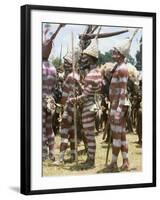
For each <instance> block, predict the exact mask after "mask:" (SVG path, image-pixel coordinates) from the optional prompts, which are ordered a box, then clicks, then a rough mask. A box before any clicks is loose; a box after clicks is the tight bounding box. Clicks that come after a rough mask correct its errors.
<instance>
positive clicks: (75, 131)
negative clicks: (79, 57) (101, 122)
mask: <svg viewBox="0 0 160 200" xmlns="http://www.w3.org/2000/svg"><path fill="white" fill-rule="evenodd" d="M72 68H73V79H74V80H75V58H74V36H73V32H72ZM74 98H76V85H75V83H74ZM76 103H77V101H75V102H74V140H75V141H74V142H75V160H76V166H78V149H77V105H76Z"/></svg>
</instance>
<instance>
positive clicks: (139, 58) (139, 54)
mask: <svg viewBox="0 0 160 200" xmlns="http://www.w3.org/2000/svg"><path fill="white" fill-rule="evenodd" d="M140 43H141V45H140V50H139V51H137V54H136V60H137V63H136V68H137V69H138V70H140V71H141V70H142V38H141V40H140Z"/></svg>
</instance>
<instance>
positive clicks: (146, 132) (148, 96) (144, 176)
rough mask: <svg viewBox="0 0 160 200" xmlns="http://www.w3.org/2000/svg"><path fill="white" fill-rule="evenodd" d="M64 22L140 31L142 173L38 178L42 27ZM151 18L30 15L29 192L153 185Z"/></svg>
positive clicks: (37, 12) (32, 13)
mask: <svg viewBox="0 0 160 200" xmlns="http://www.w3.org/2000/svg"><path fill="white" fill-rule="evenodd" d="M42 22H52V23H53V22H61V23H62V22H63V23H75V24H100V25H102V24H103V25H105V23H106V25H111V26H116V25H117V26H133V27H143V171H142V172H135V173H115V174H100V175H97V174H96V175H88V176H63V177H42V176H41V174H42V173H41V172H42V171H41V170H42V169H41V167H42V166H41V164H42V163H41V128H42V127H41V124H42V123H41V116H42V115H41V91H42V88H41V81H42V80H41V72H42V71H41V39H42V38H41V23H42ZM152 59H153V58H152V18H150V17H131V16H120V15H118V16H117V15H106V14H105V15H104V14H86V13H67V12H59V11H58V12H57V11H37V10H34V11H32V12H31V116H32V119H31V120H32V121H31V189H32V190H46V189H58V188H72V187H91V186H104V185H122V184H138V183H151V182H152V76H151V74H152Z"/></svg>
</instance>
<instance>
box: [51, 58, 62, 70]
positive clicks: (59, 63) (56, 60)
mask: <svg viewBox="0 0 160 200" xmlns="http://www.w3.org/2000/svg"><path fill="white" fill-rule="evenodd" d="M52 64H53V65H54V66H55V67H56V68H58V67H59V66H60V65H61V64H62V60H61V59H60V58H59V57H56V58H55V59H53V60H52Z"/></svg>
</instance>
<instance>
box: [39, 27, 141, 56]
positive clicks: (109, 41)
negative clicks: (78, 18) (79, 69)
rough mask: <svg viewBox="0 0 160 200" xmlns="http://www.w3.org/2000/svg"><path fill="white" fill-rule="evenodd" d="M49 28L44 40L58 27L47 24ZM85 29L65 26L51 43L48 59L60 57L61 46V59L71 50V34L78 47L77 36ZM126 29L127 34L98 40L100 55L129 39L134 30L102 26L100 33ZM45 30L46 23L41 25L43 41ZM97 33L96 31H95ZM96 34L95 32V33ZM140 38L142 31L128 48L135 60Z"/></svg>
mask: <svg viewBox="0 0 160 200" xmlns="http://www.w3.org/2000/svg"><path fill="white" fill-rule="evenodd" d="M49 25H50V27H49V29H48V32H47V34H46V36H45V37H46V38H49V37H50V36H51V35H52V33H54V32H55V30H56V29H57V27H58V24H51V23H49ZM85 29H86V25H71V24H67V25H65V26H64V27H63V28H62V29H61V30H60V31H59V33H58V35H57V36H56V38H55V40H54V41H53V48H52V51H51V54H50V59H53V58H56V57H59V56H60V50H61V46H62V57H63V56H64V55H65V54H66V53H67V49H68V50H69V51H71V50H72V39H71V38H72V36H71V35H72V33H73V36H74V48H76V47H78V43H79V39H78V36H79V34H82V33H83V32H84V31H85ZM126 29H128V30H129V31H128V32H127V33H123V34H121V35H117V36H112V37H108V38H101V39H98V48H99V51H100V52H101V53H105V52H106V51H109V50H110V49H113V47H114V45H116V44H118V43H119V42H121V41H122V40H124V39H125V38H129V37H131V36H132V34H133V32H134V30H135V28H130V27H114V26H113V27H111V26H102V27H101V31H100V33H107V32H108V33H109V32H115V31H122V30H126ZM45 30H46V23H43V30H42V31H43V39H44V31H45ZM97 31H98V30H97ZM95 33H96V31H95ZM141 37H142V29H139V30H138V32H137V34H136V35H135V37H134V39H133V41H132V44H131V48H130V55H131V56H132V57H134V58H135V55H136V52H137V50H139V44H140V39H141Z"/></svg>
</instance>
